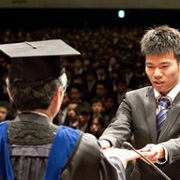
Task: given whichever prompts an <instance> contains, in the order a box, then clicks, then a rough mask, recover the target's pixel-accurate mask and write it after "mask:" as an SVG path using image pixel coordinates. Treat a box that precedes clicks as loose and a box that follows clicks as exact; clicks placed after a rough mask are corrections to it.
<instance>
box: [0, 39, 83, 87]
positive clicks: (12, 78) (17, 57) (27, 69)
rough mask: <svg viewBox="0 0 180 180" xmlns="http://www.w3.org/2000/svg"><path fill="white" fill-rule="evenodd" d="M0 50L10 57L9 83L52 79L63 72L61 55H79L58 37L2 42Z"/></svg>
mask: <svg viewBox="0 0 180 180" xmlns="http://www.w3.org/2000/svg"><path fill="white" fill-rule="evenodd" d="M0 51H1V52H2V53H3V54H5V55H7V56H8V58H10V59H11V65H10V70H9V82H10V84H11V85H12V84H13V83H15V82H22V83H25V84H26V83H34V82H46V81H48V80H53V79H55V78H57V77H59V76H60V75H61V74H62V73H64V71H63V67H62V66H61V57H62V56H71V55H80V53H79V52H78V51H76V50H75V49H73V48H72V47H70V46H69V45H68V44H66V43H65V42H63V41H62V40H60V39H53V40H44V41H33V42H21V43H12V44H2V45H0Z"/></svg>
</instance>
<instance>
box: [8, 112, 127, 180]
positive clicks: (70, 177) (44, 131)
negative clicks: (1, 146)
mask: <svg viewBox="0 0 180 180" xmlns="http://www.w3.org/2000/svg"><path fill="white" fill-rule="evenodd" d="M57 129H58V126H55V125H54V124H52V123H51V122H50V121H49V119H48V117H46V116H42V115H39V114H30V113H23V114H20V115H18V116H17V117H16V118H15V120H13V121H10V122H9V123H8V128H7V135H8V144H9V154H10V161H11V165H12V169H13V173H14V178H15V180H41V179H43V176H44V174H45V170H46V166H47V162H48V156H49V152H50V150H51V145H52V142H53V139H54V137H55V134H56V131H57ZM75 148H76V149H75V153H74V154H73V156H71V157H70V158H69V159H68V161H67V163H66V165H65V167H64V168H63V170H62V173H61V176H60V179H61V180H125V174H124V167H123V165H122V163H121V161H120V160H119V159H118V158H111V159H106V157H105V156H104V155H103V153H102V152H101V149H100V147H99V144H98V141H97V139H96V138H95V137H94V136H93V135H91V134H87V133H83V134H82V136H81V138H80V139H79V140H78V143H77V145H76V147H75ZM59 151H61V149H59Z"/></svg>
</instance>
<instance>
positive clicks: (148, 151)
mask: <svg viewBox="0 0 180 180" xmlns="http://www.w3.org/2000/svg"><path fill="white" fill-rule="evenodd" d="M140 152H143V154H144V155H145V157H146V158H148V159H149V160H150V161H151V162H152V163H155V162H157V161H158V160H159V159H162V158H164V157H165V151H164V148H163V146H162V145H160V144H158V145H155V144H147V145H146V146H145V147H144V148H142V149H140ZM143 160H144V159H143Z"/></svg>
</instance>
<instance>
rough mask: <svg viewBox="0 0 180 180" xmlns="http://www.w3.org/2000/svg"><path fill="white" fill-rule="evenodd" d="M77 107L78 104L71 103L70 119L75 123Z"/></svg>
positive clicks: (69, 108) (69, 109)
mask: <svg viewBox="0 0 180 180" xmlns="http://www.w3.org/2000/svg"><path fill="white" fill-rule="evenodd" d="M76 107H77V104H75V103H70V104H69V105H68V117H69V119H70V120H71V121H75V120H76V112H75V111H74V109H75V108H76Z"/></svg>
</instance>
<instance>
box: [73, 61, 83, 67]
mask: <svg viewBox="0 0 180 180" xmlns="http://www.w3.org/2000/svg"><path fill="white" fill-rule="evenodd" d="M74 67H75V68H76V69H81V68H82V67H83V62H82V61H81V60H79V59H76V60H75V62H74Z"/></svg>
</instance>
